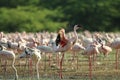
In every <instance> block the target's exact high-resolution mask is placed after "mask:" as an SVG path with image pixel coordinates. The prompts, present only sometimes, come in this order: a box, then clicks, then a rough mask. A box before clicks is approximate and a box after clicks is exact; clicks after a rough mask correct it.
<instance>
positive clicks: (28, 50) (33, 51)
mask: <svg viewBox="0 0 120 80" xmlns="http://www.w3.org/2000/svg"><path fill="white" fill-rule="evenodd" d="M33 55H35V56H36V57H37V63H36V71H37V79H38V80H39V70H38V66H39V62H40V59H41V51H40V50H38V49H36V48H34V49H31V48H25V50H24V51H23V53H22V54H20V55H19V58H26V57H29V58H30V57H32V56H33Z"/></svg>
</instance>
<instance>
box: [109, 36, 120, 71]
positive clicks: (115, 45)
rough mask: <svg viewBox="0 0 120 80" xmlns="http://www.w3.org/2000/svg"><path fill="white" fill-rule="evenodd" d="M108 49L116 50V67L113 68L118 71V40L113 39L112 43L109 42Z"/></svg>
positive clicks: (119, 39)
mask: <svg viewBox="0 0 120 80" xmlns="http://www.w3.org/2000/svg"><path fill="white" fill-rule="evenodd" d="M110 47H112V48H113V49H116V66H115V68H116V69H118V53H119V49H120V38H115V39H114V41H113V42H111V44H110Z"/></svg>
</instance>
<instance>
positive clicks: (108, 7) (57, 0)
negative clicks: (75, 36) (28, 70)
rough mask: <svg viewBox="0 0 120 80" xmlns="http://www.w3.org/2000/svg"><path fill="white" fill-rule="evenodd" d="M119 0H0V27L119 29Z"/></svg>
mask: <svg viewBox="0 0 120 80" xmlns="http://www.w3.org/2000/svg"><path fill="white" fill-rule="evenodd" d="M119 6H120V0H114V1H113V0H52V1H51V0H17V1H16V0H0V31H5V32H16V31H19V32H22V31H27V32H38V31H57V30H58V29H59V28H61V27H64V28H66V30H67V31H71V30H72V27H73V25H74V24H82V25H83V26H84V29H87V30H90V31H107V32H109V31H120V27H119V26H120V24H119V22H120V7H119Z"/></svg>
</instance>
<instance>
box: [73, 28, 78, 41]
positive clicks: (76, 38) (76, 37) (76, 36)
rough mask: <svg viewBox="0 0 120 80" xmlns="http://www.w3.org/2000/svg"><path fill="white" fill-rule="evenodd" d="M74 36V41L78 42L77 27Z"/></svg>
mask: <svg viewBox="0 0 120 80" xmlns="http://www.w3.org/2000/svg"><path fill="white" fill-rule="evenodd" d="M74 36H75V41H74V43H76V42H77V40H78V34H77V32H76V29H75V28H74Z"/></svg>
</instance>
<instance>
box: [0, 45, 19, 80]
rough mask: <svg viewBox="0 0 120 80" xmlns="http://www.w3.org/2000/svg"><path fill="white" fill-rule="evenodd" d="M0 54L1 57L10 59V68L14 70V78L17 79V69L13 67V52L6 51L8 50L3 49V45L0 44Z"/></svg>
mask: <svg viewBox="0 0 120 80" xmlns="http://www.w3.org/2000/svg"><path fill="white" fill-rule="evenodd" d="M0 48H1V49H0V56H1V58H8V59H10V58H11V59H12V64H11V66H12V68H13V70H14V72H15V80H18V74H17V69H16V67H15V65H14V64H15V53H14V52H13V51H8V50H5V47H3V46H1V45H0Z"/></svg>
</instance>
